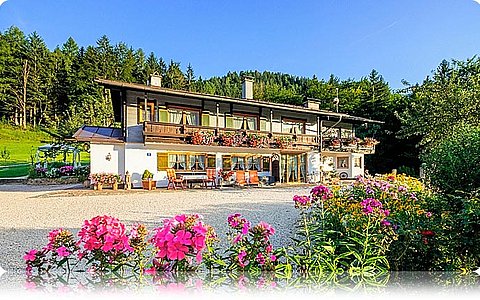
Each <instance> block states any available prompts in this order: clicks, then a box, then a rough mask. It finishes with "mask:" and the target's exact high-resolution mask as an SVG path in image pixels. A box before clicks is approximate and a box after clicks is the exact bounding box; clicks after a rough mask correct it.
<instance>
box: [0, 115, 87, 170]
mask: <svg viewBox="0 0 480 300" xmlns="http://www.w3.org/2000/svg"><path fill="white" fill-rule="evenodd" d="M42 141H43V142H42ZM52 142H53V139H52V137H51V136H50V135H48V134H47V133H45V132H43V131H40V130H38V129H37V130H34V129H26V130H23V129H21V128H19V127H14V126H11V125H7V124H3V123H0V151H2V150H3V149H5V148H6V149H7V150H8V151H9V152H10V159H8V160H3V159H1V158H0V166H9V165H15V164H26V163H27V164H30V163H31V156H32V155H33V156H34V157H35V153H36V151H37V147H38V146H41V145H44V144H46V143H52ZM80 157H81V162H82V164H88V163H89V162H90V153H87V152H82V153H81V154H80ZM28 169H29V166H13V167H10V168H0V178H8V177H20V176H25V175H27V174H28Z"/></svg>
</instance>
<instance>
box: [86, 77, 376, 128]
mask: <svg viewBox="0 0 480 300" xmlns="http://www.w3.org/2000/svg"><path fill="white" fill-rule="evenodd" d="M95 82H97V83H99V84H101V85H103V86H104V87H106V88H110V89H118V90H134V91H140V92H145V93H154V94H163V95H170V96H178V97H183V98H190V99H192V98H193V99H200V100H211V101H218V102H226V103H234V104H242V105H251V106H257V107H264V108H271V109H278V110H284V111H291V112H297V113H303V114H304V113H309V114H313V115H317V116H320V117H321V118H322V119H324V120H329V119H330V118H332V119H334V120H339V119H345V120H351V121H355V122H358V123H377V124H384V122H382V121H377V120H372V119H367V118H363V117H357V116H351V115H348V114H344V113H336V112H331V111H326V110H318V109H311V108H308V107H301V106H296V105H291V104H281V103H272V102H267V101H262V100H254V99H240V98H231V97H225V96H215V95H208V94H202V93H194V92H187V91H180V90H173V89H167V88H161V87H156V86H149V85H144V84H138V83H127V82H121V81H115V80H107V79H96V80H95Z"/></svg>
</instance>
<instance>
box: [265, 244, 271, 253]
mask: <svg viewBox="0 0 480 300" xmlns="http://www.w3.org/2000/svg"><path fill="white" fill-rule="evenodd" d="M265 251H267V253H270V252H272V251H273V246H272V245H271V244H269V245H268V246H267V247H266V248H265Z"/></svg>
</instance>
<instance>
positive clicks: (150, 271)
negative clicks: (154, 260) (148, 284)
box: [143, 266, 157, 275]
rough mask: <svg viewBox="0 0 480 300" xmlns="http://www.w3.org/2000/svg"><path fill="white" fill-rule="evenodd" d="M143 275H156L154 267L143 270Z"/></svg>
mask: <svg viewBox="0 0 480 300" xmlns="http://www.w3.org/2000/svg"><path fill="white" fill-rule="evenodd" d="M143 273H144V274H145V275H155V274H157V269H155V267H153V266H152V267H151V268H148V269H145V270H144V271H143Z"/></svg>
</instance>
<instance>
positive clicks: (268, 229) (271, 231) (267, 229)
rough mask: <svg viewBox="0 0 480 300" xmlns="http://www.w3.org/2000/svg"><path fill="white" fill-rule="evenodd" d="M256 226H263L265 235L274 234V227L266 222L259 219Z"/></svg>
mask: <svg viewBox="0 0 480 300" xmlns="http://www.w3.org/2000/svg"><path fill="white" fill-rule="evenodd" d="M258 226H260V228H263V229H264V230H265V233H266V235H267V236H271V235H274V234H275V228H273V227H272V226H271V225H270V224H268V223H267V222H264V221H260V223H258Z"/></svg>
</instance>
